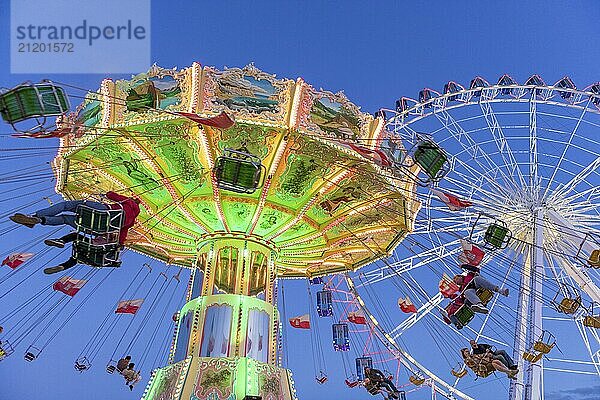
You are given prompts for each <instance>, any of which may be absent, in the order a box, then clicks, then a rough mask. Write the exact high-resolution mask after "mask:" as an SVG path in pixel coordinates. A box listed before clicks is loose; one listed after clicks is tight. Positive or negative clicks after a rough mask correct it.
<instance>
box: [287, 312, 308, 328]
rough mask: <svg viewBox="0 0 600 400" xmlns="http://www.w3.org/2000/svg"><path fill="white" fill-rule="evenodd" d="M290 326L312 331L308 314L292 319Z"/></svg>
mask: <svg viewBox="0 0 600 400" xmlns="http://www.w3.org/2000/svg"><path fill="white" fill-rule="evenodd" d="M290 325H292V326H293V327H294V328H299V329H310V318H309V317H308V314H304V315H300V316H298V317H294V318H290Z"/></svg>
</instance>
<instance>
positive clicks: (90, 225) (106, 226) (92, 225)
mask: <svg viewBox="0 0 600 400" xmlns="http://www.w3.org/2000/svg"><path fill="white" fill-rule="evenodd" d="M76 215H77V217H76V219H75V224H76V225H77V228H78V230H79V231H81V232H84V233H87V234H94V235H106V234H117V237H116V240H117V241H118V232H119V231H120V229H121V226H122V225H123V210H96V209H93V208H91V207H87V206H85V205H82V206H79V207H77V213H76ZM110 236H113V235H110ZM113 240H114V238H113Z"/></svg>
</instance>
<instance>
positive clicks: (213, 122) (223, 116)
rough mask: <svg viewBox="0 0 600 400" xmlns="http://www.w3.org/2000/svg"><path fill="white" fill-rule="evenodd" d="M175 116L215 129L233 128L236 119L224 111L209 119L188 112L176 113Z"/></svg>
mask: <svg viewBox="0 0 600 400" xmlns="http://www.w3.org/2000/svg"><path fill="white" fill-rule="evenodd" d="M175 114H177V115H181V116H182V117H185V118H188V119H190V120H192V121H194V122H195V123H197V124H201V125H208V126H212V127H215V128H221V129H228V128H231V127H232V126H233V124H235V119H234V118H233V117H232V116H230V115H229V114H227V113H226V112H225V111H222V112H221V113H220V114H218V115H215V116H212V117H208V118H202V117H200V116H199V115H198V114H193V113H186V112H176V113H175Z"/></svg>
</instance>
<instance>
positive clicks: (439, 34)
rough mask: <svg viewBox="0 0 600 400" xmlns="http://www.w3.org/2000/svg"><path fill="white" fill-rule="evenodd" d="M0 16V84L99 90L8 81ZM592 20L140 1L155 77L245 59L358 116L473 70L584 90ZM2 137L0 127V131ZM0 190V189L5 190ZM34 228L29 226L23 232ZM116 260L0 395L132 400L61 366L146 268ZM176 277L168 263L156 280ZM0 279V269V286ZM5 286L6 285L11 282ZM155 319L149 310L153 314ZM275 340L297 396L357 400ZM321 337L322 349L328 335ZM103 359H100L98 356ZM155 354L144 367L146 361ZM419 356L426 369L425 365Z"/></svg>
mask: <svg viewBox="0 0 600 400" xmlns="http://www.w3.org/2000/svg"><path fill="white" fill-rule="evenodd" d="M48 7H51V6H50V5H48ZM115 12H117V11H115ZM9 20H10V18H9V8H8V0H0V37H1V38H2V39H0V59H2V60H3V61H2V62H0V84H1V85H2V86H8V87H10V86H13V85H15V84H17V83H19V82H21V81H24V80H33V81H37V80H39V79H42V78H51V79H55V80H60V81H66V82H70V83H73V84H75V85H77V86H80V87H85V88H90V89H95V88H97V87H98V86H99V82H100V81H101V79H103V78H104V76H102V75H56V76H51V75H14V74H10V69H9V63H8V59H9V50H8V37H9V34H10V32H9ZM599 20H600V5H599V4H598V2H597V1H593V0H590V1H573V2H564V1H556V0H544V1H530V2H522V1H502V2H491V1H453V2H448V1H428V2H399V1H371V2H364V1H352V0H348V1H256V2H251V4H250V2H241V1H223V2H218V1H213V2H206V1H202V2H196V1H190V0H188V1H181V0H172V1H169V2H164V1H160V2H159V1H153V4H152V26H151V29H152V36H151V49H152V51H151V58H152V61H153V62H156V63H157V64H158V65H160V66H162V67H165V68H171V67H174V66H177V67H180V68H181V67H185V66H188V65H190V64H191V63H192V62H193V61H198V62H200V63H202V64H203V65H213V66H216V67H217V68H222V67H223V66H230V67H232V66H243V65H246V64H248V63H249V62H254V63H255V64H256V66H257V67H259V68H261V69H262V70H264V71H267V72H269V73H274V74H277V75H278V76H280V77H289V78H295V77H302V78H303V79H304V80H306V81H307V82H309V83H310V84H312V85H313V86H314V87H316V88H320V87H322V88H324V89H327V90H331V91H333V92H337V91H338V90H344V92H345V93H346V95H347V96H348V97H349V98H350V99H351V100H352V101H354V102H355V103H356V104H358V105H360V106H361V107H362V109H363V110H364V111H367V112H373V111H375V110H377V109H378V108H380V107H393V104H394V101H395V100H396V99H397V98H399V97H401V96H409V97H416V96H417V93H418V91H419V90H420V89H422V88H423V87H431V88H434V89H437V90H439V91H441V89H442V88H443V85H444V83H446V82H447V81H449V80H455V81H457V82H460V83H462V84H463V85H465V86H466V85H468V83H469V81H470V80H471V79H472V78H473V77H474V76H477V75H481V76H483V77H484V78H487V79H488V80H489V81H495V80H496V79H497V78H498V77H499V76H501V75H502V74H504V73H508V74H510V75H512V76H513V77H514V78H515V79H516V80H517V81H520V82H523V81H524V80H525V79H526V78H527V77H529V76H530V75H531V74H534V73H537V74H539V75H541V76H542V77H543V78H544V79H545V80H546V82H549V83H550V82H555V81H557V80H558V79H560V78H562V77H563V76H564V75H569V76H571V77H572V78H573V80H574V82H575V83H576V84H577V85H578V86H579V87H585V86H587V85H588V84H591V83H594V82H597V81H598V80H600V75H599V74H598V67H597V66H598V63H599V62H600V45H599V44H598V41H597V38H598V37H599V35H600V26H599V25H598V23H597V22H598V21H599ZM132 72H136V71H132ZM138 72H141V71H138ZM112 77H113V78H122V77H126V76H124V75H112ZM7 131H8V129H7V127H6V126H4V128H3V129H2V130H1V131H0V132H1V133H3V134H4V133H6V132H7ZM0 140H1V141H2V142H0V149H1V148H8V147H17V145H16V144H18V146H36V145H39V146H50V142H37V141H36V142H33V141H22V140H21V141H18V140H16V139H10V138H7V137H6V136H2V137H0ZM52 145H55V143H53V142H52ZM51 156H52V155H51V154H47V155H46V154H45V153H43V152H42V154H40V156H39V158H35V159H33V158H29V159H27V160H25V161H23V162H24V163H31V166H35V165H37V164H40V163H43V162H45V161H48V160H49V159H50V157H51ZM24 165H25V166H28V165H26V164H24ZM14 168H15V166H14V164H12V163H10V162H6V161H2V160H0V173H1V174H5V173H7V172H9V171H11V170H12V169H14ZM40 187H43V186H40ZM0 189H2V190H5V188H4V187H0ZM23 190H26V189H23ZM51 190H52V187H51V185H50V183H47V184H46V191H45V192H41V193H45V194H50V193H51ZM24 193H25V192H23V194H24ZM5 197H6V195H3V197H2V198H3V199H4V198H5ZM40 198H41V196H40V194H32V195H31V198H29V197H26V198H24V199H23V198H21V199H19V201H17V200H14V201H5V202H3V203H0V212H1V214H2V215H4V214H5V213H7V212H8V211H9V210H10V209H12V208H13V207H15V206H17V205H22V204H25V203H29V202H30V201H31V202H33V201H39V200H40ZM0 226H1V228H2V229H5V228H6V227H7V226H6V224H3V225H0ZM40 233H41V232H39V231H37V233H36V234H40ZM30 234H31V232H30V231H26V230H25V228H22V229H20V230H17V231H14V232H12V234H3V235H2V239H1V242H0V250H1V253H2V254H4V253H6V252H8V251H9V249H11V248H14V247H15V244H16V243H18V242H19V241H21V240H22V238H23V237H25V235H30ZM47 259H50V256H48V257H47ZM125 260H126V265H125V266H124V268H122V269H121V270H119V271H117V272H115V273H114V274H113V275H115V276H111V277H110V282H111V283H110V284H109V285H104V286H103V287H102V288H101V289H100V290H99V291H98V292H97V293H95V295H94V298H93V299H94V300H93V302H92V304H88V305H87V307H86V308H85V310H83V311H82V312H81V313H79V314H77V316H76V318H75V319H74V320H72V321H71V322H70V323H69V325H68V326H66V327H65V329H63V330H62V331H61V332H60V335H59V336H58V337H57V338H56V339H55V340H54V341H53V342H52V343H51V345H50V346H48V348H47V349H46V350H45V351H44V354H43V357H40V359H39V360H37V361H36V362H35V363H32V364H27V363H25V362H24V361H23V359H22V357H21V355H20V353H22V351H23V350H24V349H23V348H21V349H19V350H18V353H19V354H16V355H15V356H14V357H11V358H9V359H7V360H6V361H4V362H3V363H0V382H2V383H3V384H2V385H1V386H0V400H16V399H23V398H30V397H31V398H33V397H34V395H35V397H41V396H43V397H45V398H48V399H68V398H86V399H106V398H111V399H131V398H138V397H139V396H140V394H141V390H142V389H141V388H142V386H141V385H140V388H138V389H137V391H136V392H135V393H134V394H131V393H130V392H129V391H128V390H126V388H125V387H124V386H123V385H122V382H121V381H120V380H119V379H118V378H117V377H114V376H109V375H107V374H106V373H104V372H103V368H102V364H103V363H104V362H106V361H104V360H100V361H98V362H97V365H96V368H95V369H94V370H92V371H90V372H88V373H86V374H82V375H79V374H77V373H76V372H75V371H73V369H72V362H73V360H74V359H75V358H76V356H77V354H78V353H79V351H80V350H81V349H82V348H83V346H84V344H85V343H86V342H87V340H88V339H89V338H90V336H91V334H92V332H93V331H94V330H95V329H96V327H97V326H98V324H99V323H100V322H101V321H102V319H103V318H104V316H105V315H106V314H107V310H109V309H110V307H111V304H112V302H114V299H115V298H116V297H118V295H119V293H121V292H122V291H123V290H124V288H125V287H126V286H127V284H128V283H129V281H130V279H131V276H132V275H133V274H135V273H136V272H137V269H138V268H139V266H140V265H141V264H142V263H143V262H144V261H145V259H144V258H143V257H140V256H131V255H130V256H127V258H126V259H125ZM159 268H162V267H159ZM175 272H176V271H175V270H174V268H171V270H170V271H169V274H170V275H173V274H174V273H175ZM83 273H84V272H82V274H83ZM102 273H104V271H102ZM6 274H7V272H6V271H4V270H0V280H2V279H3V278H4V277H5V275H6ZM23 274H27V272H23ZM99 276H100V275H99ZM149 279H153V278H152V277H151V278H149ZM18 281H19V279H17V278H15V280H14V282H18ZM0 282H1V281H0ZM9 282H10V281H7V282H5V283H0V289H1V290H0V295H1V294H2V293H4V292H5V291H6V290H8V289H9V286H8V283H9ZM27 282H28V283H27V284H26V285H22V286H20V287H19V290H15V291H14V292H13V293H12V294H11V295H10V296H6V298H3V299H0V302H2V303H0V304H2V307H1V308H0V309H1V310H9V309H12V307H14V306H15V305H16V304H19V302H21V301H23V299H26V298H28V297H29V296H31V295H32V294H33V293H35V292H36V289H35V288H36V287H39V288H41V287H43V286H44V285H47V284H48V282H51V279H49V278H47V277H45V276H42V275H41V274H37V275H35V276H33V277H32V278H31V279H30V280H28V281H27ZM286 291H287V296H288V298H294V297H295V296H297V298H301V299H306V296H305V293H306V287H305V285H304V284H303V283H301V282H290V283H289V284H288V283H286ZM306 302H307V300H306V301H305V300H302V301H300V302H298V303H296V302H294V303H293V304H290V305H289V310H288V314H289V316H291V315H298V314H301V313H303V312H302V310H305V309H306ZM173 308H175V307H173ZM160 312H162V309H160V311H157V314H160ZM0 314H4V313H3V312H1V311H0ZM167 315H169V316H170V313H167ZM0 316H1V315H0ZM156 317H157V316H156V315H155V316H154V317H153V318H156ZM167 319H168V318H167ZM166 329H167V324H164V325H163V326H161V331H160V332H161V333H160V335H159V336H160V337H161V338H162V336H163V335H162V332H166ZM148 331H150V329H148V330H146V332H144V333H143V335H145V336H142V339H143V338H144V337H146V338H149V337H150V335H151V332H148ZM288 337H289V338H290V343H289V344H290V346H289V347H290V354H289V359H290V365H289V367H290V368H292V369H293V370H294V376H295V380H296V383H297V389H298V394H299V396H300V398H301V399H317V398H324V397H325V396H327V397H328V398H330V399H331V400H336V399H367V398H370V396H368V395H367V394H366V393H364V392H363V391H360V390H354V391H347V390H346V389H345V387H344V386H343V383H342V379H343V377H342V374H341V373H338V374H336V373H332V375H334V376H336V379H332V382H330V383H329V384H328V385H325V386H318V385H316V383H314V380H313V378H312V375H313V372H312V367H311V366H310V365H311V362H309V361H310V360H307V359H306V358H305V357H306V354H308V353H309V348H310V340H309V337H308V335H307V334H306V333H305V332H288ZM142 339H140V341H139V343H136V345H134V349H136V350H137V351H138V353H137V356H138V357H141V356H139V354H141V352H142V351H143V348H144V347H146V346H145V343H143V340H142ZM116 340H118V339H116ZM116 340H114V342H116ZM323 340H324V341H325V342H328V339H323ZM111 341H112V339H111ZM25 342H27V341H25ZM109 342H110V341H109ZM114 344H116V343H114ZM24 345H25V344H23V345H22V346H24ZM135 346H137V347H135ZM109 347H110V346H106V348H107V349H108V348H109ZM151 347H152V346H151ZM153 350H154V349H153ZM111 352H112V351H110V350H106V351H104V353H106V354H104V358H107V357H109V356H110V353H111ZM154 354H155V353H152V355H151V356H150V358H154ZM134 355H136V354H135V352H134ZM327 357H328V361H329V364H330V365H335V363H336V362H339V359H338V358H336V357H334V355H333V352H332V351H328V352H327ZM99 359H102V356H100V357H99ZM431 360H432V361H431V362H434V363H435V362H436V361H435V357H431ZM146 376H147V373H146ZM477 383H478V382H475V384H477ZM546 383H547V385H548V387H549V392H550V395H549V396H548V399H549V400H558V399H563V400H570V399H586V400H587V399H589V400H591V399H597V398H598V395H597V393H600V387H599V386H598V385H599V383H600V382H599V381H598V379H597V378H596V379H595V380H594V379H592V378H580V377H578V376H577V377H573V376H571V375H559V374H553V375H551V376H550V377H549V378H548V379H547V382H546ZM563 388H564V390H563ZM496 393H497V392H496ZM586 396H587V397H586ZM594 396H596V397H594ZM410 398H411V399H412V398H414V399H417V398H428V397H427V394H426V393H415V394H413V396H412V397H410ZM481 398H486V399H501V398H505V395H504V394H503V393H499V394H498V395H495V394H490V393H489V392H488V393H487V394H485V397H481Z"/></svg>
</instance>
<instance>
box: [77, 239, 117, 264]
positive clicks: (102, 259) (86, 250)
mask: <svg viewBox="0 0 600 400" xmlns="http://www.w3.org/2000/svg"><path fill="white" fill-rule="evenodd" d="M120 252H121V248H120V246H119V245H118V244H112V245H105V244H104V245H96V244H93V243H92V239H91V238H89V237H84V238H79V239H77V240H76V241H75V242H74V244H73V258H75V259H76V260H77V261H78V262H79V263H82V264H86V265H89V266H91V267H95V268H106V267H113V268H118V267H120V266H121V261H120V260H119V255H120Z"/></svg>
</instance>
